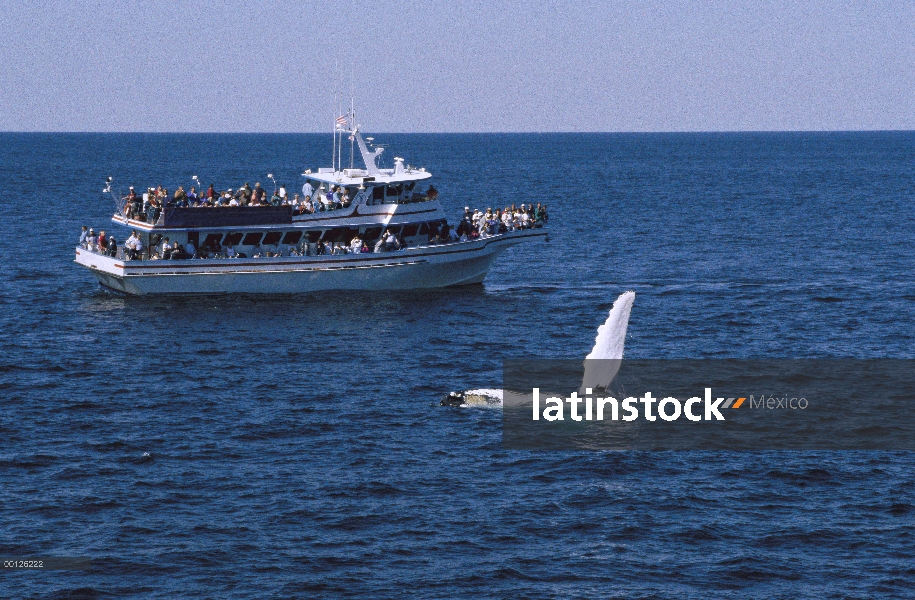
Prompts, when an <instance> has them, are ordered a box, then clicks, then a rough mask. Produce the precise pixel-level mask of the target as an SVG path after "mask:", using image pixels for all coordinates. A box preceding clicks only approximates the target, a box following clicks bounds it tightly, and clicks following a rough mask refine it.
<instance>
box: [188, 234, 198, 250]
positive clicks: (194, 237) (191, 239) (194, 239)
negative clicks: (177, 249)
mask: <svg viewBox="0 0 915 600" xmlns="http://www.w3.org/2000/svg"><path fill="white" fill-rule="evenodd" d="M187 243H188V244H194V248H199V247H200V232H199V231H188V232H187Z"/></svg>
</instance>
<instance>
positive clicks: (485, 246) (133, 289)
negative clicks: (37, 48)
mask: <svg viewBox="0 0 915 600" xmlns="http://www.w3.org/2000/svg"><path fill="white" fill-rule="evenodd" d="M336 123H337V126H336V131H335V133H334V144H335V155H336V156H335V160H334V161H333V162H334V163H335V164H334V166H333V167H331V168H320V169H318V170H317V172H312V171H311V170H308V171H306V172H305V173H303V176H304V177H305V185H304V186H303V189H302V198H298V197H296V198H295V199H294V200H291V199H290V198H289V196H288V195H284V194H282V193H281V194H280V195H279V196H278V195H277V194H278V192H276V191H274V195H273V198H272V199H270V200H269V201H268V200H267V199H266V198H265V196H266V194H265V193H264V191H263V189H262V188H260V187H259V186H256V188H255V189H254V190H251V189H250V188H249V187H248V185H247V184H246V185H245V187H244V188H242V189H240V190H238V191H236V192H235V194H232V193H231V192H232V191H231V190H228V191H226V192H215V190H213V189H212V186H211V187H210V189H209V190H207V192H206V193H205V194H202V195H201V196H200V197H199V198H198V197H196V195H194V194H191V196H190V197H188V196H187V195H186V194H185V193H184V192H183V188H179V192H178V193H176V194H175V197H173V198H167V197H163V195H162V194H157V193H155V192H154V191H153V190H152V189H151V188H150V190H149V193H148V194H136V193H135V192H134V191H133V188H131V191H130V194H128V195H127V196H126V197H124V198H119V197H118V196H116V195H115V194H114V193H113V192H112V191H111V178H110V177H109V178H108V185H107V188H106V189H105V190H104V192H105V193H107V194H111V195H112V197H114V198H115V204H116V212H115V214H114V216H113V217H112V220H113V221H114V223H115V224H116V225H118V226H122V227H124V228H126V230H125V231H128V232H129V237H127V235H126V234H125V235H124V236H120V235H119V236H118V237H119V238H120V239H118V240H116V241H115V242H114V243H112V242H111V236H110V235H109V236H108V238H107V239H100V238H96V237H95V235H94V231H92V230H90V231H91V233H90V232H87V231H85V228H84V233H83V238H82V239H81V240H80V245H79V246H78V247H77V248H76V262H77V263H78V264H80V265H83V266H84V267H86V268H87V269H89V270H90V271H91V272H92V273H93V274H94V275H95V277H97V278H98V280H99V282H100V283H101V284H102V286H104V287H106V288H110V289H113V290H117V291H120V292H126V293H127V294H133V295H144V294H220V293H261V294H265V293H266V294H277V293H298V292H312V291H320V290H404V289H423V288H439V287H446V286H457V285H467V284H474V283H481V282H482V281H483V279H484V278H485V277H486V274H487V272H488V271H489V269H490V267H491V266H492V264H493V262H494V261H495V260H496V257H497V256H498V255H499V254H500V253H501V252H502V251H503V250H505V249H506V248H508V247H509V246H513V245H515V244H518V243H520V242H524V241H528V240H537V239H540V240H545V239H546V238H547V230H546V228H545V227H544V222H545V221H546V218H547V217H546V211H545V209H543V210H542V211H541V210H540V207H538V209H537V211H535V210H534V209H532V208H530V207H524V206H523V205H522V209H520V210H515V211H506V212H507V213H508V214H507V215H506V214H500V213H499V212H498V211H497V213H495V214H492V213H490V212H488V211H487V213H486V214H483V213H481V212H479V211H477V212H476V213H475V214H470V212H469V211H468V210H467V209H465V215H464V217H463V218H462V219H461V221H460V223H459V224H458V225H457V226H452V225H450V224H449V223H448V221H447V219H446V218H445V213H444V210H443V208H442V205H441V202H440V201H439V198H438V192H437V190H435V188H434V187H433V186H431V185H429V187H428V189H426V190H423V189H422V188H424V187H425V186H426V184H427V183H429V182H428V180H429V179H430V178H431V177H432V175H431V173H429V172H428V171H426V170H425V169H424V168H416V167H413V166H411V165H405V164H404V160H403V159H402V158H399V157H398V158H395V159H394V168H393V169H390V168H387V169H386V168H380V167H379V165H378V160H379V155H380V154H381V152H382V151H383V148H380V147H374V146H372V141H373V138H371V137H369V138H364V137H363V136H362V134H361V132H360V127H359V126H358V125H356V124H355V122H353V121H351V120H350V119H348V118H347V117H345V116H342V117H338V118H337V120H336ZM344 135H347V136H348V138H349V139H350V140H351V141H354V142H355V144H356V145H358V149H359V153H360V154H361V156H362V160H363V162H364V164H365V168H364V169H355V168H342V165H341V164H339V163H340V158H339V155H340V152H339V147H340V146H341V145H342V142H343V136H344ZM338 137H339V142H338V141H337V140H338ZM351 164H352V162H351ZM268 177H270V178H271V179H272V175H271V176H268ZM194 179H195V180H196V181H197V183H198V185H199V180H197V179H196V177H195V178H194ZM281 189H282V188H281ZM192 190H193V188H192ZM201 190H202V187H201Z"/></svg>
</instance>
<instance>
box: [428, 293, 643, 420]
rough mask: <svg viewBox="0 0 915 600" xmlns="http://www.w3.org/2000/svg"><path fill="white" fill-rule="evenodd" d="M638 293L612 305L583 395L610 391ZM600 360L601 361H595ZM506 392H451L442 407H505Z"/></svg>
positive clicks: (588, 369)
mask: <svg viewBox="0 0 915 600" xmlns="http://www.w3.org/2000/svg"><path fill="white" fill-rule="evenodd" d="M634 301H635V292H632V291H629V292H625V293H623V294H620V297H619V298H617V299H616V302H614V303H613V307H612V308H611V309H610V314H609V315H608V316H607V320H606V321H604V324H603V325H601V326H600V327H598V328H597V337H596V338H595V340H594V347H593V348H592V349H591V352H590V354H588V355H587V356H586V357H585V374H584V377H582V381H581V392H582V393H584V390H585V388H594V389H596V388H607V387H609V386H610V383H611V382H612V381H613V378H614V377H616V374H617V372H618V371H619V369H620V361H621V360H622V358H623V350H624V348H625V346H626V331H627V329H628V328H629V317H630V315H631V314H632V303H633V302H634ZM596 360H600V362H595V361H596ZM503 396H504V393H503V391H502V390H499V389H493V388H478V389H474V390H466V391H464V392H451V393H450V394H449V395H448V396H446V397H445V398H444V399H443V400H442V406H449V405H450V406H466V405H496V404H499V405H501V404H502V401H503Z"/></svg>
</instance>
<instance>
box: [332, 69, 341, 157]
mask: <svg viewBox="0 0 915 600" xmlns="http://www.w3.org/2000/svg"><path fill="white" fill-rule="evenodd" d="M339 69H340V61H339V60H335V61H334V70H335V71H336V70H339ZM339 93H340V90H339V89H338V90H336V91H335V92H334V103H333V105H332V106H333V112H334V122H333V125H332V127H333V129H332V130H331V131H332V133H333V135H334V143H333V145H332V146H331V150H330V166H331V170H333V171H334V172H336V170H337V162H336V161H337V97H338V94H339Z"/></svg>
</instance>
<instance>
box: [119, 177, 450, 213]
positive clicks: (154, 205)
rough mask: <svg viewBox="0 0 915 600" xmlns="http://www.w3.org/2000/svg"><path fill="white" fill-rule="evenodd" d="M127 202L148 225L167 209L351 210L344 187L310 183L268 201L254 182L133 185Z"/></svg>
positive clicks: (430, 195)
mask: <svg viewBox="0 0 915 600" xmlns="http://www.w3.org/2000/svg"><path fill="white" fill-rule="evenodd" d="M437 196H438V190H436V189H435V187H433V186H431V185H430V186H429V189H428V190H426V197H428V198H429V199H434V198H436V197H437ZM122 200H124V201H125V202H124V209H123V210H124V216H126V217H128V218H130V219H137V218H141V217H145V219H146V220H147V222H149V223H155V222H156V221H158V219H159V215H160V214H162V209H163V208H165V207H172V206H174V207H178V208H198V207H201V208H206V207H213V206H287V205H288V206H291V207H292V214H294V215H305V214H312V213H316V212H322V211H327V210H336V209H340V208H348V207H349V206H350V204H352V199H351V198H350V197H349V192H348V191H347V190H346V188H344V187H342V186H337V185H335V186H332V187H331V189H330V190H329V191H328V190H327V189H326V188H325V187H324V186H323V185H322V186H320V187H319V188H317V189H315V188H314V187H313V186H312V185H311V184H310V183H306V184H305V185H303V186H302V195H301V196H299V194H294V195H292V197H290V195H289V194H288V193H287V192H286V186H285V185H280V186H279V187H278V188H276V189H275V190H274V191H273V194H272V195H271V196H270V197H269V198H268V197H267V191H266V190H265V189H264V188H262V187H261V184H260V183H255V184H254V187H253V188H252V187H251V186H250V185H249V184H248V183H247V182H245V185H243V186H242V187H240V188H238V189H237V190H232V189H231V188H229V189H228V190H224V191H221V192H218V191H216V189H215V188H214V184H212V183H211V184H210V187H208V188H207V189H206V190H204V191H203V192H200V193H198V192H197V189H196V188H195V187H193V186H191V189H190V190H189V191H185V190H184V186H178V189H177V190H175V192H174V194H170V193H169V191H168V190H167V189H166V188H164V187H162V186H158V187H156V188H147V190H146V193H145V194H137V192H136V190H134V188H133V186H130V192H129V193H128V194H127V195H126V196H124V198H122Z"/></svg>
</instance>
